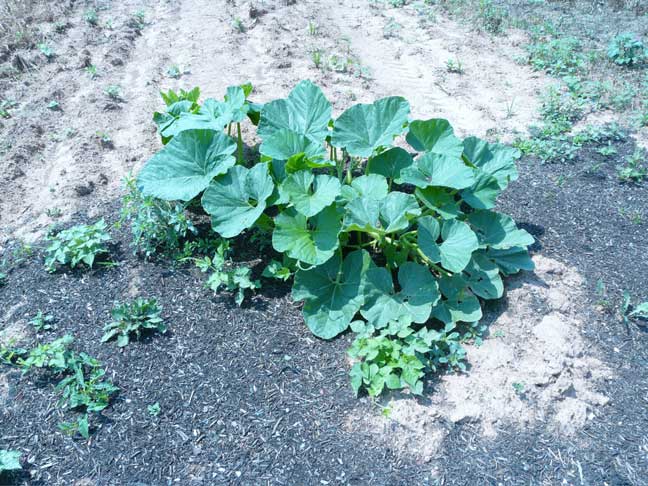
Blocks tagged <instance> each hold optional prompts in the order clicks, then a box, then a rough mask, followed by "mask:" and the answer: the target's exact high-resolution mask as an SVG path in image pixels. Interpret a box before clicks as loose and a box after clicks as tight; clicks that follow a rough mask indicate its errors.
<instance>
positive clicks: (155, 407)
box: [146, 402, 162, 417]
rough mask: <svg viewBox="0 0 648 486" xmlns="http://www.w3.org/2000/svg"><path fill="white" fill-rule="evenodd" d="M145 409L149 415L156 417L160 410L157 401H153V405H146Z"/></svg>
mask: <svg viewBox="0 0 648 486" xmlns="http://www.w3.org/2000/svg"><path fill="white" fill-rule="evenodd" d="M146 409H147V410H148V413H149V415H150V416H151V417H157V416H158V415H160V411H161V410H162V409H161V408H160V404H159V403H158V402H155V403H154V404H153V405H149V406H148V407H146Z"/></svg>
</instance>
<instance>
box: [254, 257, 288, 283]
mask: <svg viewBox="0 0 648 486" xmlns="http://www.w3.org/2000/svg"><path fill="white" fill-rule="evenodd" d="M292 275H293V272H292V271H291V269H290V267H289V266H286V265H284V264H283V263H281V262H278V261H277V260H272V261H270V263H268V265H267V266H266V267H265V268H264V269H263V273H262V274H261V276H262V277H266V278H274V279H277V280H283V281H284V282H285V281H286V280H288V279H289V278H290V277H292Z"/></svg>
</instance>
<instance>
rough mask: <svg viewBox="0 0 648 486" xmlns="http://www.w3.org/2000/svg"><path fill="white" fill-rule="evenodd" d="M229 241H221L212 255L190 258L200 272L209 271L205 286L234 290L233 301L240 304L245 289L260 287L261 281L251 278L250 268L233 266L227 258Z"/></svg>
mask: <svg viewBox="0 0 648 486" xmlns="http://www.w3.org/2000/svg"><path fill="white" fill-rule="evenodd" d="M229 252H230V250H229V242H228V241H221V242H220V244H219V245H218V248H217V249H216V252H215V253H214V255H213V256H212V257H209V256H204V257H202V258H192V260H193V261H194V262H195V264H196V266H197V267H198V268H199V269H200V271H201V272H203V273H207V272H211V274H210V275H209V278H208V279H207V282H206V283H205V286H206V287H207V288H209V289H211V290H212V291H214V292H218V291H219V289H220V288H222V287H225V289H226V290H227V291H228V292H235V294H234V301H235V302H236V304H237V305H239V306H240V305H241V304H242V303H243V300H244V299H245V291H246V290H255V289H258V288H261V282H259V281H258V280H252V278H251V277H252V270H251V269H250V268H248V267H244V266H238V267H233V266H232V264H231V262H230V261H229V260H228V255H229Z"/></svg>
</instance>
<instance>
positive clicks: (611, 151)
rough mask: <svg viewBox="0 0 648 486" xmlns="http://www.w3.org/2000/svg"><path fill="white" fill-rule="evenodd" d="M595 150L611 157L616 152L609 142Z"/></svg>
mask: <svg viewBox="0 0 648 486" xmlns="http://www.w3.org/2000/svg"><path fill="white" fill-rule="evenodd" d="M596 151H597V152H598V153H599V154H601V155H603V156H605V157H611V156H612V155H616V154H617V149H615V148H614V146H613V145H611V144H608V145H606V146H605V147H601V148H599V149H597V150H596Z"/></svg>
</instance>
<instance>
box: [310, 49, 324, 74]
mask: <svg viewBox="0 0 648 486" xmlns="http://www.w3.org/2000/svg"><path fill="white" fill-rule="evenodd" d="M311 59H312V61H313V64H314V65H315V68H316V69H319V68H321V67H322V51H321V50H320V49H315V50H313V51H312V52H311Z"/></svg>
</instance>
